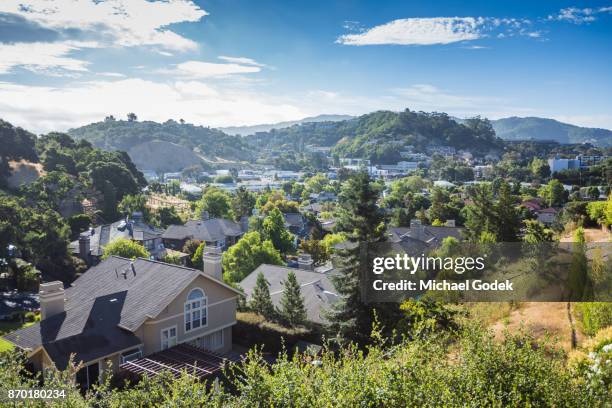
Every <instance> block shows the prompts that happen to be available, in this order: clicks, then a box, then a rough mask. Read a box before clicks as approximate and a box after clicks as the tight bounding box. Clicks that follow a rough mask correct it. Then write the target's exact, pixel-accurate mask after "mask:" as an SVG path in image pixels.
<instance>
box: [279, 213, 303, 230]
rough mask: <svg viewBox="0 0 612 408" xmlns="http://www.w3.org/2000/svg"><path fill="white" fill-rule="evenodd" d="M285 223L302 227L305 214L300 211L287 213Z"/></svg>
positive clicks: (284, 215)
mask: <svg viewBox="0 0 612 408" xmlns="http://www.w3.org/2000/svg"><path fill="white" fill-rule="evenodd" d="M283 217H284V218H285V224H287V225H289V226H291V227H300V228H301V227H302V226H303V225H304V216H303V215H302V214H300V213H285V214H283Z"/></svg>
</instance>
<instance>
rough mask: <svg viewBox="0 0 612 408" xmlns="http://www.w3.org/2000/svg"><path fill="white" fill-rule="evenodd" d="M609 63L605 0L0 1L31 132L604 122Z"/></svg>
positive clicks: (6, 79)
mask: <svg viewBox="0 0 612 408" xmlns="http://www.w3.org/2000/svg"><path fill="white" fill-rule="evenodd" d="M530 3H534V4H530ZM611 66H612V2H610V1H608V2H599V1H593V2H565V1H559V2H553V1H540V2H529V3H528V2H516V1H514V2H510V1H494V2H492V1H473V2H466V1H461V2H460V1H437V2H431V1H422V2H421V1H410V2H405V1H401V2H400V1H396V2H392V1H370V2H366V1H360V2H358V1H338V2H331V1H299V2H298V1H261V0H259V1H238V0H214V1H187V0H169V1H147V0H107V1H93V0H2V1H1V2H0V117H2V118H4V119H6V120H9V121H11V122H13V123H15V124H17V125H20V126H23V127H26V128H28V129H31V130H33V131H36V132H46V131H50V130H65V129H68V128H70V127H75V126H79V125H82V124H85V123H89V122H91V121H97V120H101V119H103V118H104V116H106V115H108V114H113V115H115V116H117V117H124V116H125V114H126V113H127V112H130V111H134V112H136V113H137V114H138V116H139V118H140V119H150V120H156V121H165V120H167V119H170V118H172V119H179V118H183V119H185V120H187V121H189V122H193V123H196V124H202V125H210V126H231V125H244V124H257V123H270V122H276V121H283V120H293V119H300V118H303V117H305V116H312V115H317V114H322V113H332V114H353V115H357V114H362V113H367V112H371V111H374V110H379V109H391V110H402V109H405V108H410V109H413V110H425V111H444V112H448V113H449V114H453V115H457V116H461V117H466V116H472V115H482V116H486V117H490V118H499V117H505V116H511V115H516V116H544V117H552V118H556V119H559V120H562V121H565V122H569V123H575V124H579V125H584V126H593V127H605V128H612V98H611V97H610V95H612V80H610V74H609V71H610V67H611Z"/></svg>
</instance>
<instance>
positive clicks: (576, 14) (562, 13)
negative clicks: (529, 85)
mask: <svg viewBox="0 0 612 408" xmlns="http://www.w3.org/2000/svg"><path fill="white" fill-rule="evenodd" d="M610 13H612V6H608V7H599V8H588V7H587V8H577V7H568V8H564V9H561V10H559V13H558V14H556V15H550V16H548V19H549V20H556V21H568V22H570V23H574V24H583V23H590V22H593V21H595V20H597V17H598V15H599V14H610Z"/></svg>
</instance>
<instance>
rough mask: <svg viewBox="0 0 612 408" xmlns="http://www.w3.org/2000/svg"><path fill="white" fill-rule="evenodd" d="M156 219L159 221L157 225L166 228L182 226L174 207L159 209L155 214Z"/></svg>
mask: <svg viewBox="0 0 612 408" xmlns="http://www.w3.org/2000/svg"><path fill="white" fill-rule="evenodd" d="M155 215H156V217H157V219H158V220H159V225H160V226H161V227H162V228H166V227H168V226H169V225H182V224H183V220H182V219H181V217H180V216H179V215H178V213H177V212H176V208H175V207H161V208H160V209H158V210H157V212H156V214H155Z"/></svg>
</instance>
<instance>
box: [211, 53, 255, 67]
mask: <svg viewBox="0 0 612 408" xmlns="http://www.w3.org/2000/svg"><path fill="white" fill-rule="evenodd" d="M218 58H219V59H220V60H222V61H227V62H232V63H235V64H242V65H252V66H255V67H261V68H263V67H265V66H266V65H265V64H260V63H259V62H257V61H255V60H254V59H252V58H246V57H228V56H225V55H220V56H219V57H218Z"/></svg>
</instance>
